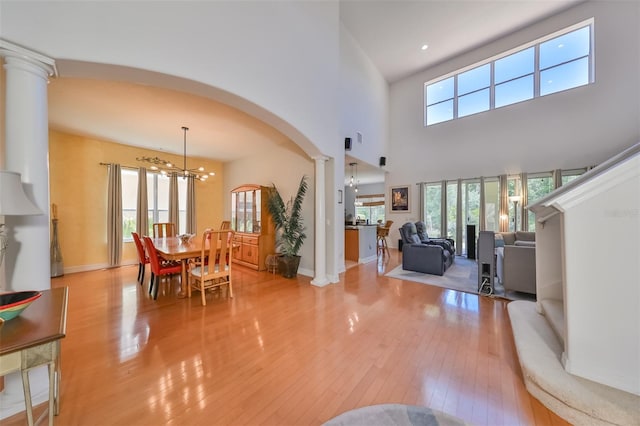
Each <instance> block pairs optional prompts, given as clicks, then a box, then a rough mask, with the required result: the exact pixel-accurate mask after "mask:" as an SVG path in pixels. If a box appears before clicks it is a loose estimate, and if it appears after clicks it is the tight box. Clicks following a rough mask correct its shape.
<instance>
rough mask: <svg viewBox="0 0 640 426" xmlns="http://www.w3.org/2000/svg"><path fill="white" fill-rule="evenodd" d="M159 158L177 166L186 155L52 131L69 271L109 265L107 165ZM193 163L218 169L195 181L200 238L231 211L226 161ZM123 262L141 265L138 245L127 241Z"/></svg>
mask: <svg viewBox="0 0 640 426" xmlns="http://www.w3.org/2000/svg"><path fill="white" fill-rule="evenodd" d="M145 155H146V156H151V157H155V156H158V157H160V158H163V159H166V160H168V161H172V162H174V163H176V164H181V163H182V156H180V155H173V154H167V153H166V152H158V151H152V150H148V149H143V148H138V147H132V146H127V145H121V144H117V143H113V142H106V141H102V140H97V139H92V138H88V137H84V136H78V135H73V134H68V133H62V132H59V131H55V130H50V131H49V174H50V185H51V188H50V191H51V203H52V204H56V205H57V207H58V220H59V222H58V239H59V241H60V246H61V250H62V256H63V260H64V267H65V271H67V272H74V271H81V270H89V269H95V268H96V267H104V266H106V265H107V264H108V254H107V167H106V166H101V165H100V163H101V162H102V163H119V164H121V165H122V166H131V167H140V166H143V165H144V163H141V162H139V161H136V157H141V156H145ZM189 162H190V163H197V165H198V166H199V165H202V166H204V167H205V168H206V169H207V170H213V171H215V172H216V175H215V176H213V177H212V178H209V179H208V182H200V181H196V219H197V232H198V234H199V233H201V232H204V229H205V228H208V227H212V228H217V227H218V226H219V225H220V222H221V221H222V220H223V217H224V212H225V210H226V208H227V206H226V205H224V194H223V191H224V190H223V187H224V186H223V180H222V179H223V176H224V173H223V172H224V169H223V163H222V162H220V161H213V160H207V159H202V158H198V159H194V158H190V160H189ZM122 263H123V264H127V263H137V255H136V252H135V246H134V244H133V242H131V243H124V248H123V255H122Z"/></svg>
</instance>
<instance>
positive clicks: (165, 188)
mask: <svg viewBox="0 0 640 426" xmlns="http://www.w3.org/2000/svg"><path fill="white" fill-rule="evenodd" d="M121 178H122V238H123V240H124V241H125V242H130V241H133V238H132V237H131V232H135V231H136V211H137V208H138V172H137V171H136V170H129V169H122V171H121ZM147 203H148V208H149V211H148V218H149V229H148V230H147V235H153V224H154V223H156V222H168V221H169V177H167V176H165V175H162V174H159V173H152V172H149V171H147ZM178 206H179V210H178V215H179V229H178V233H179V234H184V233H185V232H186V227H187V225H186V222H187V211H186V206H187V180H186V179H181V178H178Z"/></svg>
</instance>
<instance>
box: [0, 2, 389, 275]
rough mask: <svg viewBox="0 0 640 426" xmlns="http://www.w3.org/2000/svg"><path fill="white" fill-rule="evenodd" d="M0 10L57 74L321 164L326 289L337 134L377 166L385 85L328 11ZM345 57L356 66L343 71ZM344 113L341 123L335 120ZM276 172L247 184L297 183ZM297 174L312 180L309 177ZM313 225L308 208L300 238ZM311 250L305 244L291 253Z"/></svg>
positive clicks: (264, 7) (148, 6)
mask: <svg viewBox="0 0 640 426" xmlns="http://www.w3.org/2000/svg"><path fill="white" fill-rule="evenodd" d="M0 8H1V12H2V13H0V38H3V39H5V40H8V41H11V42H13V43H16V44H18V45H21V46H24V47H26V48H29V49H31V50H34V51H38V52H41V53H43V54H46V55H47V56H50V57H52V58H54V59H55V60H56V63H57V65H58V69H59V71H60V74H61V75H62V76H76V77H86V78H96V79H114V80H124V81H133V82H138V83H144V84H150V85H155V86H160V87H167V88H171V89H174V90H182V91H185V92H190V93H197V94H199V95H200V96H205V97H210V98H213V99H216V100H219V101H221V102H225V103H227V104H229V105H231V106H235V107H237V108H239V109H241V110H244V111H245V112H248V113H250V114H252V115H254V116H256V117H257V118H259V119H262V120H263V121H265V122H266V123H268V124H270V125H272V126H273V127H275V128H277V129H278V130H280V131H281V132H282V133H284V134H285V135H287V136H288V137H289V138H291V139H292V140H293V141H294V142H295V143H296V144H298V145H299V146H300V147H301V148H302V150H303V151H304V152H305V153H306V155H307V158H306V160H305V161H303V162H302V164H306V165H308V163H307V161H308V159H309V158H310V157H313V156H316V155H322V156H324V157H326V158H327V159H328V161H327V163H326V179H325V185H326V205H327V208H326V219H327V221H326V227H327V228H326V229H327V232H326V235H325V236H326V242H327V253H326V254H327V256H328V260H327V271H328V273H329V274H330V275H331V279H332V280H333V281H337V273H338V271H339V270H344V253H343V250H344V235H343V229H342V218H343V211H342V205H338V203H337V191H338V189H341V188H342V181H343V171H344V148H343V146H344V145H343V144H342V141H343V140H344V136H343V135H345V134H347V133H348V132H351V133H353V132H354V131H355V130H354V129H357V130H359V131H363V132H364V135H365V140H366V141H367V144H368V147H369V150H370V151H368V153H369V155H370V156H371V157H372V158H377V157H379V156H381V155H382V148H381V146H382V144H383V143H384V142H385V141H386V126H387V112H386V107H387V102H386V90H387V88H386V83H384V80H383V79H382V77H381V76H380V75H379V73H377V71H376V70H375V69H374V68H373V67H372V65H371V64H370V63H367V61H366V58H365V57H363V55H362V54H361V53H360V52H359V51H358V50H359V49H358V47H357V46H355V45H354V44H353V43H352V42H351V41H350V40H349V38H348V37H343V35H342V30H341V26H340V22H339V13H338V3H337V2H322V1H317V2H298V1H243V2H236V1H216V2H188V3H185V2H164V1H148V2H106V1H101V2H85V3H82V2H69V1H59V2H55V3H51V2H38V3H35V2H19V1H3V2H2V3H1V5H0ZM345 40H346V42H345ZM342 43H345V45H344V47H343V48H341V44H342ZM349 55H355V56H356V58H355V60H354V61H353V63H350V62H349ZM341 60H343V61H345V62H346V63H347V64H346V65H345V66H344V67H341V65H340V62H341ZM345 70H347V71H348V73H345V72H344V71H345ZM347 74H348V75H347ZM354 84H357V87H356V88H353V89H352V88H351V87H350V86H351V85H354ZM340 92H342V93H351V94H352V95H353V96H352V98H353V99H352V101H353V102H354V106H353V107H350V108H348V109H342V108H341V107H340V106H339V105H341V103H342V100H343V98H341V97H340V95H339V93H340ZM356 98H357V99H356ZM344 111H347V112H348V113H349V114H350V116H349V118H347V119H345V120H342V121H341V120H340V114H341V113H343V112H344ZM372 115H373V117H372ZM356 118H357V121H356V124H357V125H356V124H353V126H351V125H350V124H349V123H350V122H351V121H352V120H356ZM369 123H373V125H371V124H369ZM241 164H244V165H247V164H250V167H246V169H247V170H248V169H254V168H256V167H257V170H262V167H263V166H264V163H263V159H262V158H254V159H253V160H251V159H247V160H245V161H243V162H241ZM280 166H281V163H279V162H277V161H276V162H274V163H272V164H270V167H271V171H270V172H268V171H265V173H264V174H262V175H259V176H256V177H255V181H256V182H259V181H261V180H263V179H264V178H266V177H268V176H269V175H271V176H273V177H277V178H278V179H275V178H273V179H268V180H273V181H276V182H278V181H279V180H280V181H289V180H291V181H296V182H297V181H298V180H299V177H298V176H297V174H298V173H297V172H296V171H294V170H292V169H290V168H288V167H280ZM294 169H295V168H294ZM305 172H307V173H308V174H309V175H310V177H313V170H312V169H311V170H309V169H305ZM233 180H234V177H232V181H233ZM309 199H310V200H313V196H311V197H309ZM314 217H315V216H314V211H313V209H309V210H308V211H307V213H306V216H305V222H306V223H307V224H308V227H309V234H310V235H313V234H314V225H315V222H314ZM336 224H339V226H336ZM313 250H314V248H313V238H311V239H309V240H307V243H306V244H305V248H304V249H303V251H304V252H306V254H307V255H309V253H313ZM305 257H307V256H305ZM308 258H311V259H313V256H308ZM302 266H303V267H306V266H309V265H307V264H303V265H302Z"/></svg>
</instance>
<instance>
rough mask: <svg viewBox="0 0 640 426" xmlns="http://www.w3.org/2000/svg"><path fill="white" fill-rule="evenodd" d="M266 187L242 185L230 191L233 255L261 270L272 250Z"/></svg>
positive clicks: (243, 263) (251, 266) (271, 232)
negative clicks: (236, 248) (233, 235)
mask: <svg viewBox="0 0 640 426" xmlns="http://www.w3.org/2000/svg"><path fill="white" fill-rule="evenodd" d="M269 191H270V188H268V187H266V186H260V185H243V186H240V187H238V188H235V189H233V190H232V191H231V229H233V230H234V231H236V233H235V237H234V238H235V243H236V244H237V245H238V246H239V250H238V251H236V254H235V256H234V258H233V261H234V262H235V263H238V264H240V265H243V266H247V267H249V268H253V269H256V270H258V271H262V270H265V269H266V268H267V265H266V263H265V260H266V257H267V255H269V254H273V252H274V245H275V231H274V226H273V221H272V219H271V216H270V215H269V210H268V209H267V197H268V194H269Z"/></svg>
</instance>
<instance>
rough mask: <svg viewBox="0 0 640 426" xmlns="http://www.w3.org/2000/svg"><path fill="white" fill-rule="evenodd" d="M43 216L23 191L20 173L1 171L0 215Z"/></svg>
mask: <svg viewBox="0 0 640 426" xmlns="http://www.w3.org/2000/svg"><path fill="white" fill-rule="evenodd" d="M37 214H42V211H41V210H40V209H39V208H38V207H36V206H35V205H34V204H33V203H32V202H31V200H29V199H28V198H27V195H26V194H25V193H24V190H23V189H22V181H21V180H20V173H15V172H8V171H4V170H0V215H3V216H27V215H37Z"/></svg>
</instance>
